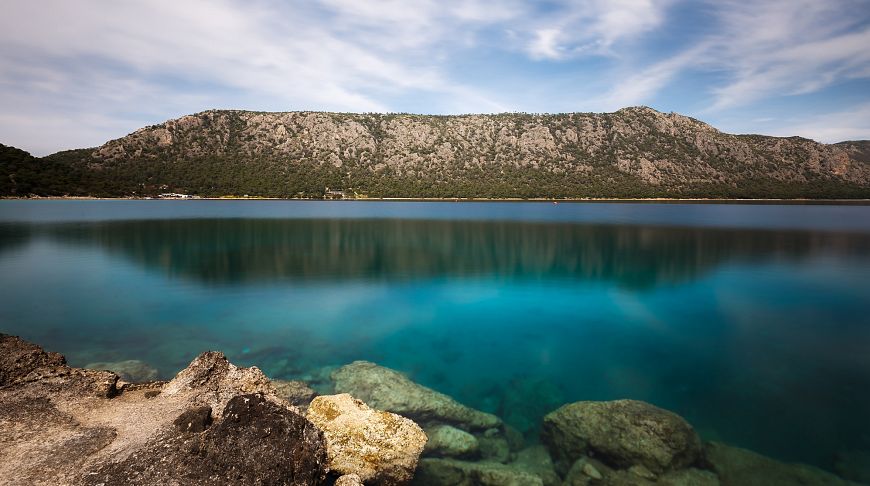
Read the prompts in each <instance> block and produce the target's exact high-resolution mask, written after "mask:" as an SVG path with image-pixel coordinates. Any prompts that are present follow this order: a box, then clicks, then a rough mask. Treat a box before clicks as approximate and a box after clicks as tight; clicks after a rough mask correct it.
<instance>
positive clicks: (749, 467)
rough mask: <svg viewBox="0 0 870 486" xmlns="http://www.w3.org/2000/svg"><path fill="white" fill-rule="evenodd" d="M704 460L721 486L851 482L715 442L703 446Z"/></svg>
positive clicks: (811, 485) (815, 485)
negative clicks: (710, 466) (709, 465)
mask: <svg viewBox="0 0 870 486" xmlns="http://www.w3.org/2000/svg"><path fill="white" fill-rule="evenodd" d="M705 449H706V457H707V461H708V462H709V463H710V464H711V465H712V467H713V471H715V472H716V474H717V475H718V476H719V481H720V483H721V484H722V486H786V485H795V484H800V485H803V486H822V485H826V486H845V485H854V484H856V483H852V482H851V481H847V480H844V479H842V478H839V477H837V476H835V475H833V474H831V473H828V472H825V471H822V470H821V469H818V468H815V467H812V466H808V465H805V464H786V463H782V462H779V461H775V460H773V459H771V458H769V457H765V456H762V455H761V454H757V453H755V452H752V451H748V450H746V449H741V448H739V447H731V446H728V445H725V444H721V443H718V442H709V443H707V444H706V447H705Z"/></svg>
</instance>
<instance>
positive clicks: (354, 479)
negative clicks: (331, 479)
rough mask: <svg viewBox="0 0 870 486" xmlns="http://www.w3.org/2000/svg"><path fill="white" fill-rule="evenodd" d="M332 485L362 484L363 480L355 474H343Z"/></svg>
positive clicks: (356, 485)
mask: <svg viewBox="0 0 870 486" xmlns="http://www.w3.org/2000/svg"><path fill="white" fill-rule="evenodd" d="M334 486H363V482H362V479H360V478H359V476H357V475H356V474H345V475H344V476H342V477H340V478H338V479H336V480H335V485H334Z"/></svg>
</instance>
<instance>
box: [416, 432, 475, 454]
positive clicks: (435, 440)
mask: <svg viewBox="0 0 870 486" xmlns="http://www.w3.org/2000/svg"><path fill="white" fill-rule="evenodd" d="M426 436H427V437H429V441H428V442H426V448H425V449H423V455H425V456H433V457H457V458H462V457H465V458H472V457H476V456H478V455H480V444H479V443H478V441H477V438H476V437H475V436H473V435H471V434H469V433H468V432H466V431H464V430H460V429H457V428H456V427H452V426H450V425H435V426H433V427H429V428H427V429H426Z"/></svg>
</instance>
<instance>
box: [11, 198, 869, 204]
mask: <svg viewBox="0 0 870 486" xmlns="http://www.w3.org/2000/svg"><path fill="white" fill-rule="evenodd" d="M0 200H9V201H41V200H42V201H44V200H48V201H330V202H366V201H370V202H549V203H584V202H592V203H599V202H614V203H620V202H627V203H643V202H650V203H736V204H739V203H811V204H844V203H845V204H868V205H870V199H811V198H792V199H786V198H664V197H659V198H630V197H626V198H619V197H614V198H610V197H607V198H593V197H590V198H454V197H450V198H443V197H382V198H377V197H367V198H359V199H317V198H281V197H192V198H159V197H96V196H35V197H8V196H4V197H0Z"/></svg>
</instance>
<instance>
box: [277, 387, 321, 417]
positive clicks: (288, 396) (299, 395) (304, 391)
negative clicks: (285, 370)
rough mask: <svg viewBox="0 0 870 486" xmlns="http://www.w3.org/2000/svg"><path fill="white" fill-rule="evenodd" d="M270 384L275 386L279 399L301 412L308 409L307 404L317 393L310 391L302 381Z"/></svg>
mask: <svg viewBox="0 0 870 486" xmlns="http://www.w3.org/2000/svg"><path fill="white" fill-rule="evenodd" d="M272 384H273V385H275V391H276V393H277V395H278V396H279V397H280V398H283V399H284V400H287V401H288V402H290V403H292V404H293V405H295V406H297V407H299V408H301V409H302V410H305V409H306V408H308V404H310V403H311V400H314V397H316V396H317V392H316V391H314V390H313V389H311V387H309V386H308V385H307V384H306V383H305V382H304V381H299V380H292V381H288V380H272Z"/></svg>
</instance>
